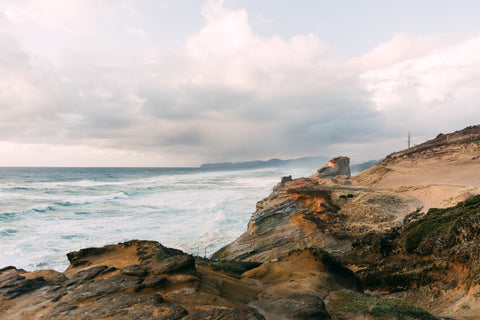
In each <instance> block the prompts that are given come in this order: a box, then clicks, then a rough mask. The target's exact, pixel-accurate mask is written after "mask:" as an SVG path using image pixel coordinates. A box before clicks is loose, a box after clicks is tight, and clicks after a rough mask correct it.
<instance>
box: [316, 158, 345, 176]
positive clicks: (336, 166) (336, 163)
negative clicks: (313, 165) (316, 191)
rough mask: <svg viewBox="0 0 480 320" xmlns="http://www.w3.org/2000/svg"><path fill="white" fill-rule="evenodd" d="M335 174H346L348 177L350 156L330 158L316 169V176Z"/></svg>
mask: <svg viewBox="0 0 480 320" xmlns="http://www.w3.org/2000/svg"><path fill="white" fill-rule="evenodd" d="M336 176H347V177H350V158H348V157H336V158H333V159H330V161H328V163H327V164H326V165H325V166H324V167H322V168H320V169H318V171H317V177H318V178H328V177H336Z"/></svg>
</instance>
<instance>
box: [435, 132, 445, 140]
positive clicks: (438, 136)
mask: <svg viewBox="0 0 480 320" xmlns="http://www.w3.org/2000/svg"><path fill="white" fill-rule="evenodd" d="M443 136H444V134H443V133H439V134H437V136H436V137H435V139H438V138H441V137H443Z"/></svg>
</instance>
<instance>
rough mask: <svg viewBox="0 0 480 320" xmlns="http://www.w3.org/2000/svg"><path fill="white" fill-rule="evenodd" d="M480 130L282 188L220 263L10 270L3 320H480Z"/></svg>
mask: <svg viewBox="0 0 480 320" xmlns="http://www.w3.org/2000/svg"><path fill="white" fill-rule="evenodd" d="M478 181H480V128H479V127H478V126H473V127H469V128H466V129H464V130H460V131H457V132H454V133H450V134H442V135H439V136H438V137H437V138H436V139H433V140H431V141H428V142H426V143H424V144H422V145H419V146H416V147H414V148H410V149H407V150H404V151H401V152H397V153H394V154H391V155H389V156H387V157H386V158H385V160H383V161H382V162H380V163H379V164H377V165H375V166H374V167H372V168H370V169H368V170H366V171H364V172H363V173H362V174H360V175H358V176H354V177H351V176H350V168H349V159H348V158H346V157H337V158H334V159H331V160H330V161H329V162H328V164H326V166H324V167H322V168H320V169H319V170H318V171H317V172H316V173H313V174H312V175H311V176H310V177H304V178H299V179H291V177H284V178H282V179H281V181H280V182H279V184H278V185H276V186H275V187H274V188H273V190H272V193H271V194H270V195H269V196H268V197H267V198H265V199H263V200H261V201H259V202H258V203H257V207H256V211H255V212H254V213H253V214H252V216H251V219H250V221H249V224H248V227H247V230H246V231H245V232H244V233H243V234H242V235H241V236H240V237H239V238H238V239H236V240H235V241H234V242H232V243H230V244H228V245H226V246H225V247H224V248H222V249H221V250H219V251H218V252H216V253H215V254H214V255H213V256H212V258H210V259H207V258H201V257H194V256H191V255H188V254H186V253H184V252H182V251H180V250H176V249H172V248H166V247H164V246H162V245H161V244H160V243H157V242H153V241H140V240H132V241H128V242H124V243H120V244H116V245H108V246H105V247H99V248H87V249H82V250H80V251H77V252H71V253H69V254H68V255H67V256H68V259H69V262H70V266H69V267H68V269H67V270H66V271H65V272H63V273H60V272H56V271H53V270H38V271H34V272H26V271H24V270H19V269H16V268H15V267H13V266H10V267H5V268H3V269H0V314H1V318H2V319H185V320H186V319H478V318H479V317H480V303H479V302H478V296H480V294H479V292H480V281H479V279H480V273H479V271H478V262H479V260H480V259H479V257H480V247H479V245H478V243H479V240H480V223H479V221H480V198H479V196H478V194H480V189H479V185H478Z"/></svg>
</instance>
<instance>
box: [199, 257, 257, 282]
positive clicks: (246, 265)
mask: <svg viewBox="0 0 480 320" xmlns="http://www.w3.org/2000/svg"><path fill="white" fill-rule="evenodd" d="M195 263H196V264H197V265H199V266H208V267H210V268H212V270H215V271H223V272H225V273H227V274H228V275H230V276H232V277H235V278H240V276H241V275H242V273H244V272H246V271H248V270H251V269H254V268H256V267H258V266H260V265H261V263H260V262H247V261H223V260H212V259H206V258H201V257H195Z"/></svg>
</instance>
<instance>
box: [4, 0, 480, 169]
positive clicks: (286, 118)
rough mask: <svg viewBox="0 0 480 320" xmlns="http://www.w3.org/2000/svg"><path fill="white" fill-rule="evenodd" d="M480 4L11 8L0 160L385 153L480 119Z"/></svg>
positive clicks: (149, 161)
mask: <svg viewBox="0 0 480 320" xmlns="http://www.w3.org/2000/svg"><path fill="white" fill-rule="evenodd" d="M479 12H480V2H478V1H438V0H436V1H433V0H432V1H427V0H423V1H410V0H403V1H384V0H377V1H373V0H364V1H355V0H351V1H318V0H310V1H287V0H285V1H283V0H224V1H215V0H210V1H199V0H198V1H197V0H164V1H160V0H131V1H128V0H125V1H120V0H109V1H107V0H28V1H27V0H26V1H22V0H11V1H8V0H0V166H197V165H200V164H201V163H204V162H218V161H243V160H254V159H269V158H273V157H278V158H283V159H287V158H297V157H303V156H327V157H333V156H337V155H347V156H350V157H351V158H352V161H353V162H360V161H364V160H369V159H379V158H382V157H384V156H385V155H386V154H388V153H390V152H393V151H397V150H401V149H403V148H405V147H406V140H407V133H408V131H411V132H412V135H413V142H414V143H421V142H423V141H425V140H426V139H430V138H433V137H435V136H436V135H437V134H438V133H440V132H444V133H445V132H450V131H454V130H458V129H462V128H464V127H466V126H468V125H472V124H478V123H480V103H479V102H480V19H479V18H478V13H479Z"/></svg>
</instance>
